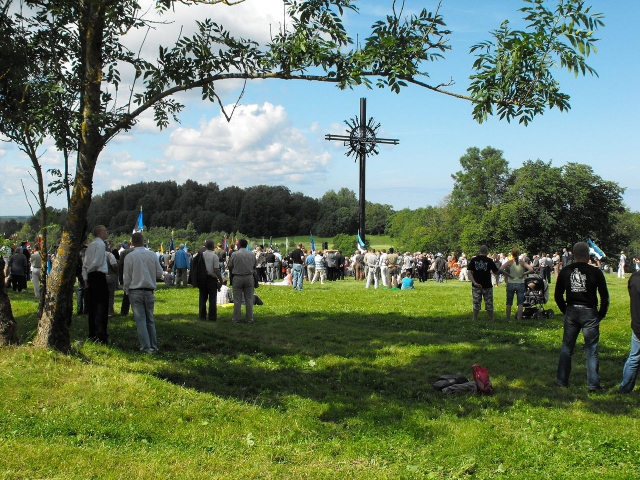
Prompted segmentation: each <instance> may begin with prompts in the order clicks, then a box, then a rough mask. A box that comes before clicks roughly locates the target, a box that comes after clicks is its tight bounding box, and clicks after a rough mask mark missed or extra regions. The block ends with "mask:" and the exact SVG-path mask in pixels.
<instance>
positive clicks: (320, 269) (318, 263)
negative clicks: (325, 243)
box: [309, 250, 327, 285]
mask: <svg viewBox="0 0 640 480" xmlns="http://www.w3.org/2000/svg"><path fill="white" fill-rule="evenodd" d="M309 256H311V255H309ZM313 270H314V274H313V277H309V278H310V279H311V283H315V281H316V280H317V278H318V277H320V284H322V285H324V281H325V279H326V278H327V276H326V274H325V259H324V255H323V254H322V250H318V251H316V255H315V257H314V259H313Z"/></svg>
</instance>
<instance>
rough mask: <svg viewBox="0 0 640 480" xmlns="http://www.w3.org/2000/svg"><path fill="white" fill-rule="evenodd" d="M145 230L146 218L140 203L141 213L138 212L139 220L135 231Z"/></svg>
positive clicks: (134, 228)
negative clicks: (144, 218)
mask: <svg viewBox="0 0 640 480" xmlns="http://www.w3.org/2000/svg"><path fill="white" fill-rule="evenodd" d="M143 230H144V220H143V214H142V205H140V213H139V214H138V220H137V221H136V226H135V227H133V233H136V232H141V231H143Z"/></svg>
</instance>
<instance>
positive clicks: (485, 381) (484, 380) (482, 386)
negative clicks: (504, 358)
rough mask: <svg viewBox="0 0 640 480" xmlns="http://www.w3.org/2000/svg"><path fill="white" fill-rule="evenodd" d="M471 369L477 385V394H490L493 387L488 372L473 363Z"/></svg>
mask: <svg viewBox="0 0 640 480" xmlns="http://www.w3.org/2000/svg"><path fill="white" fill-rule="evenodd" d="M471 368H472V370H473V378H474V380H475V381H476V384H478V392H480V393H491V392H492V391H493V385H492V384H491V379H490V378H489V370H487V369H486V368H484V367H481V366H480V365H478V364H477V363H474V364H473V367H471Z"/></svg>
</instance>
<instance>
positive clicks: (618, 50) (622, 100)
mask: <svg viewBox="0 0 640 480" xmlns="http://www.w3.org/2000/svg"><path fill="white" fill-rule="evenodd" d="M437 3H438V2H437V1H436V0H422V1H417V0H406V2H405V12H408V13H417V12H418V11H419V10H420V9H422V8H427V9H428V10H431V11H433V10H435V8H436V7H437ZM586 3H587V4H590V5H592V6H593V10H594V11H597V12H601V13H603V14H604V16H605V18H604V23H605V27H604V28H602V29H600V30H599V31H598V32H597V34H596V37H597V38H599V39H600V41H599V42H598V43H597V48H598V53H597V54H596V55H592V56H590V57H589V59H588V63H589V65H591V66H592V67H593V68H594V69H595V70H596V71H597V72H598V75H599V76H598V77H592V76H587V77H578V78H575V77H574V76H573V75H572V74H568V73H566V72H563V71H561V70H558V71H557V72H556V78H558V79H559V81H560V84H561V90H562V91H563V92H565V93H567V94H569V95H570V96H571V100H570V103H571V109H570V110H569V111H568V112H559V111H557V110H553V111H547V112H546V113H545V114H544V115H542V116H539V117H536V118H535V119H534V120H533V122H532V123H530V124H529V125H528V126H526V127H525V126H523V125H521V124H518V123H517V121H516V122H512V123H507V122H506V121H504V120H499V119H498V118H495V117H493V118H490V119H489V120H488V121H487V122H485V123H482V124H478V123H477V122H475V121H474V120H473V119H472V116H471V113H472V105H471V104H470V103H469V102H467V101H464V100H459V99H456V98H453V97H450V96H447V95H442V94H439V93H435V92H432V91H429V90H426V89H422V88H420V87H416V86H409V87H408V88H405V89H403V90H402V91H401V93H400V94H395V93H392V92H391V91H389V90H381V89H378V88H376V87H374V89H373V90H368V89H366V88H365V87H358V88H356V89H354V90H345V91H341V90H339V89H338V88H337V87H336V86H335V85H333V84H324V83H314V82H300V81H298V82H296V81H282V80H259V81H250V82H248V84H247V86H246V89H245V93H244V95H243V96H242V98H241V99H240V102H239V104H238V105H237V107H236V109H235V112H234V114H233V118H232V120H231V122H227V121H226V120H225V118H224V116H222V115H221V113H220V107H219V106H218V105H216V104H213V103H210V102H208V101H203V100H202V99H201V96H200V93H199V92H191V93H185V94H182V95H180V96H179V97H178V99H179V100H180V101H181V102H182V103H184V104H185V105H186V108H185V109H184V110H183V112H182V113H181V114H180V116H179V117H180V121H181V123H179V124H176V123H172V124H171V125H170V126H169V127H168V128H167V129H165V130H162V131H160V130H159V129H158V128H157V127H156V126H155V123H154V121H153V119H152V117H151V115H150V114H149V115H145V116H144V117H142V118H141V119H140V122H139V123H138V124H137V125H136V126H135V127H134V128H133V129H132V130H130V131H129V132H124V133H121V134H120V135H118V136H117V137H115V138H114V139H113V140H112V141H111V142H110V143H109V144H108V145H107V147H106V148H105V150H104V151H103V152H102V154H101V155H100V159H99V161H98V166H97V169H96V173H95V177H94V194H100V193H103V192H105V191H108V190H112V189H117V188H120V187H121V186H125V185H130V184H135V183H138V182H142V181H145V182H150V181H166V180H174V181H176V182H177V183H178V184H182V183H184V182H185V181H186V180H187V179H192V180H195V181H197V182H199V183H207V182H216V183H217V184H218V185H219V186H220V188H224V187H227V186H231V185H236V186H239V187H242V188H245V187H250V186H254V185H284V186H286V187H287V188H289V190H291V191H292V192H302V193H303V194H305V195H308V196H311V197H314V198H320V197H322V195H323V194H324V193H325V192H327V191H329V190H334V191H338V190H339V189H341V188H343V187H346V188H348V189H350V190H353V191H354V192H356V194H357V192H358V165H357V164H356V163H355V162H354V159H353V157H347V156H345V152H346V150H347V149H346V147H344V145H343V144H342V143H341V142H329V141H326V140H325V135H326V134H328V133H332V134H342V135H344V134H345V133H346V128H347V127H346V125H345V124H344V121H345V120H349V119H351V118H354V117H356V116H357V115H359V100H360V98H362V97H366V98H367V115H368V116H370V117H374V118H375V120H376V121H377V122H379V123H380V124H381V127H380V130H379V131H378V136H379V137H385V138H397V139H399V140H400V142H399V144H398V145H381V146H380V147H379V155H377V156H370V157H369V158H368V159H367V173H366V180H367V182H366V199H367V200H368V201H371V202H375V203H382V204H388V205H391V206H392V207H393V208H394V209H396V210H400V209H403V208H410V209H416V208H419V207H425V206H428V205H438V204H440V203H441V202H442V201H443V199H444V197H445V196H446V195H448V194H449V193H450V192H451V189H452V187H453V180H452V178H451V175H452V174H454V173H455V172H457V171H459V170H460V163H459V159H460V157H461V156H463V155H464V154H465V152H466V150H467V149H468V148H470V147H478V148H480V149H482V148H484V147H486V146H491V147H494V148H497V149H499V150H502V151H503V156H504V158H505V159H506V160H507V161H508V162H509V166H510V167H511V168H518V167H520V166H521V165H522V163H523V162H525V161H526V160H537V159H540V160H542V161H544V162H549V161H551V162H552V164H553V166H562V165H564V164H565V163H568V162H577V163H583V164H587V165H590V166H591V167H592V168H593V171H594V173H595V174H596V175H599V176H601V177H602V178H604V179H605V180H610V181H614V182H616V183H618V184H619V185H620V186H622V187H624V188H626V191H625V194H624V197H623V198H624V201H625V203H626V205H627V206H628V207H629V208H630V209H631V210H632V211H640V185H638V181H637V179H638V175H639V173H640V172H639V166H638V152H640V145H639V142H640V140H639V138H640V121H639V120H638V108H639V107H640V89H638V78H640V56H639V55H638V53H637V52H638V51H640V48H639V47H640V36H638V35H637V34H636V27H637V25H638V22H639V21H640V2H638V1H637V0H617V1H615V2H614V1H611V0H587V2H586ZM356 4H357V5H358V6H359V7H360V13H359V14H353V13H349V14H347V15H346V17H345V25H346V27H347V29H348V30H349V33H350V35H351V36H352V37H354V38H355V37H356V36H358V38H363V37H364V36H366V35H367V31H368V28H369V26H370V25H371V24H373V22H374V21H376V20H377V19H379V18H383V17H384V15H386V14H388V13H389V12H390V11H391V5H392V1H391V0H360V1H358V2H356ZM523 5H524V4H523V3H521V2H518V1H515V0H483V1H482V2H478V1H477V0H443V1H442V6H441V9H440V14H441V15H443V17H444V20H445V22H446V24H447V27H448V28H449V29H450V30H451V31H452V33H451V35H449V41H450V44H451V45H452V47H453V48H452V50H450V51H448V52H446V53H445V58H444V59H443V60H440V61H439V62H437V63H430V64H427V65H425V67H424V69H423V70H425V71H427V72H428V73H429V78H428V79H426V80H427V81H428V83H431V84H441V83H448V82H449V81H450V80H453V81H454V84H453V85H452V86H451V87H448V88H449V90H451V91H452V92H455V93H460V94H465V93H466V89H467V86H468V83H469V80H468V77H469V75H470V74H471V73H472V70H471V66H472V63H473V61H474V59H475V57H474V56H473V55H472V54H470V53H469V48H470V47H471V46H472V45H474V44H477V43H479V42H482V41H485V40H489V39H490V33H489V32H490V31H492V30H494V29H496V28H498V27H499V25H500V23H501V22H502V21H503V20H505V19H509V20H510V21H511V22H512V25H513V26H514V27H517V26H518V25H521V14H520V12H518V8H520V7H521V6H523ZM205 17H210V18H212V19H213V20H214V21H216V22H218V23H220V24H222V25H223V26H224V27H225V28H227V29H228V30H229V31H231V32H232V33H233V34H235V35H236V36H242V37H245V38H247V37H248V38H252V39H254V40H256V41H259V42H266V41H268V39H269V37H270V34H271V32H273V31H276V30H277V29H278V28H279V25H280V24H282V22H283V19H284V11H283V7H282V1H281V0H245V2H244V3H241V4H238V5H235V6H232V7H229V6H226V5H213V6H212V5H208V6H198V7H186V6H181V5H180V6H177V7H176V12H175V14H172V15H170V16H169V17H165V20H167V19H170V20H171V21H172V22H173V23H170V24H158V25H157V28H156V30H155V31H152V32H149V34H148V36H147V38H146V40H145V41H144V43H143V44H142V40H143V37H144V34H145V32H135V33H134V34H133V35H131V38H129V39H128V42H130V43H129V46H130V47H131V48H133V49H135V50H138V49H140V48H141V49H142V52H143V53H144V52H148V54H149V55H154V57H153V58H155V53H156V52H157V48H158V41H159V42H161V43H163V44H164V45H169V43H170V42H172V41H173V40H174V39H175V38H177V37H178V35H179V34H180V32H182V34H183V35H188V34H189V33H190V32H191V31H193V25H194V20H195V19H202V18H205ZM141 44H142V47H140V45H141ZM126 73H127V72H123V79H124V80H125V82H126ZM241 86H242V85H241V84H240V83H239V82H235V81H227V82H221V83H219V84H218V85H217V92H218V94H219V95H220V96H221V98H222V101H223V103H224V104H225V105H227V106H228V107H229V108H232V107H231V106H232V105H233V104H234V103H235V102H236V100H237V99H238V96H239V93H240V88H241ZM121 96H122V97H124V95H123V94H121ZM41 152H42V157H41V163H42V164H43V166H44V169H45V170H46V169H49V168H58V169H59V168H62V156H61V155H60V153H59V152H57V151H56V150H55V148H54V147H53V146H52V145H51V142H45V144H44V145H43V149H42V150H41ZM0 165H2V167H3V168H2V171H3V181H2V182H0V216H6V215H30V214H31V209H30V205H31V207H32V208H33V211H34V212H35V211H36V210H37V207H36V204H35V201H34V196H33V194H32V193H31V192H36V184H35V182H34V180H33V178H32V176H31V175H32V174H33V170H32V168H31V167H30V165H31V163H30V161H29V160H28V159H27V158H26V156H25V155H24V154H22V153H21V152H20V151H19V150H18V149H17V148H16V147H15V146H14V145H12V144H10V143H0ZM30 174H31V175H30ZM634 178H635V179H636V180H635V181H634V180H633V179H634ZM23 184H24V189H25V190H26V191H27V197H25V193H24V191H23V186H22V185H23ZM27 199H28V201H27ZM48 204H49V205H51V206H54V207H56V208H64V207H66V201H65V199H64V197H63V196H55V195H51V196H49V199H48Z"/></svg>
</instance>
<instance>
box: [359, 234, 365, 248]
mask: <svg viewBox="0 0 640 480" xmlns="http://www.w3.org/2000/svg"><path fill="white" fill-rule="evenodd" d="M358 245H360V248H365V247H366V246H367V245H366V244H365V243H364V242H363V241H362V237H361V236H360V232H358Z"/></svg>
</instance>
